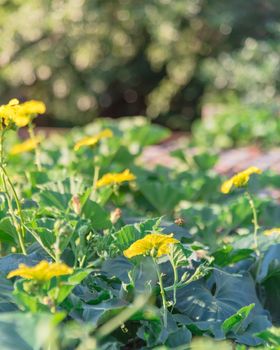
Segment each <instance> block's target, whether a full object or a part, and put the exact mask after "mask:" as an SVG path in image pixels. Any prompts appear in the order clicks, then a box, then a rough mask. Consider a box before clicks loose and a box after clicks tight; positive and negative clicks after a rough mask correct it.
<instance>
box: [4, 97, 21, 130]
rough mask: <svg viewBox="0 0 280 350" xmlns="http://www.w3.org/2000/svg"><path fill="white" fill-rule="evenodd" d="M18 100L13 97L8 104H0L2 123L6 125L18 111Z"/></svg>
mask: <svg viewBox="0 0 280 350" xmlns="http://www.w3.org/2000/svg"><path fill="white" fill-rule="evenodd" d="M18 105H19V101H18V100H17V99H16V98H13V99H12V100H10V101H9V103H8V104H6V105H2V106H0V119H1V122H2V121H3V122H4V125H6V126H8V125H9V124H10V123H11V122H12V121H13V118H15V116H16V115H17V113H18V109H19V106H18Z"/></svg>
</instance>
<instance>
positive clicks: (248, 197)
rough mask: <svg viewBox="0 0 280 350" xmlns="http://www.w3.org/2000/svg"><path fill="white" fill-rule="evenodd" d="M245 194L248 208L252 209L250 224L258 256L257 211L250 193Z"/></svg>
mask: <svg viewBox="0 0 280 350" xmlns="http://www.w3.org/2000/svg"><path fill="white" fill-rule="evenodd" d="M245 194H246V197H247V199H248V201H249V205H250V208H251V209H252V213H253V220H252V222H253V225H254V233H253V237H254V248H255V251H256V254H257V256H259V255H260V251H259V245H258V229H259V227H260V226H259V224H258V216H257V210H256V206H255V203H254V200H253V197H252V195H251V194H250V192H249V191H246V192H245Z"/></svg>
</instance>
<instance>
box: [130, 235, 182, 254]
mask: <svg viewBox="0 0 280 350" xmlns="http://www.w3.org/2000/svg"><path fill="white" fill-rule="evenodd" d="M175 243H179V241H178V240H177V239H175V238H173V237H172V235H163V234H160V233H151V234H149V235H146V236H145V237H144V238H142V239H139V240H138V241H136V242H134V243H132V244H131V246H130V247H129V248H128V249H126V250H125V251H124V252H123V254H124V256H126V257H127V258H129V259H130V258H133V257H134V256H136V255H152V256H154V257H160V256H162V255H165V254H168V253H169V252H170V244H175Z"/></svg>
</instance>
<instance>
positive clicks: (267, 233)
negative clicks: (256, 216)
mask: <svg viewBox="0 0 280 350" xmlns="http://www.w3.org/2000/svg"><path fill="white" fill-rule="evenodd" d="M263 234H264V235H265V236H273V235H280V228H279V227H274V228H271V229H269V230H265V231H264V232H263Z"/></svg>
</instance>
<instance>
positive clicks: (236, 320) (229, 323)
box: [222, 304, 255, 333]
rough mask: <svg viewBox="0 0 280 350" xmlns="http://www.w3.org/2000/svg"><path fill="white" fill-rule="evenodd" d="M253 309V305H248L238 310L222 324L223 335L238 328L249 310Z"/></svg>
mask: <svg viewBox="0 0 280 350" xmlns="http://www.w3.org/2000/svg"><path fill="white" fill-rule="evenodd" d="M254 307H255V304H250V305H248V306H244V307H242V308H241V309H239V310H238V311H237V312H236V313H235V314H234V315H232V316H230V317H229V318H227V319H226V320H225V321H224V322H223V323H222V329H223V331H224V332H225V333H228V332H229V331H234V330H235V329H236V328H237V327H240V326H241V324H242V322H243V321H244V320H245V319H246V318H247V317H248V316H249V314H250V312H251V310H252V309H253V308H254Z"/></svg>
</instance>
